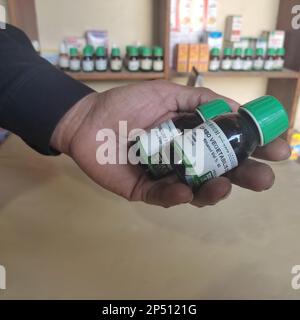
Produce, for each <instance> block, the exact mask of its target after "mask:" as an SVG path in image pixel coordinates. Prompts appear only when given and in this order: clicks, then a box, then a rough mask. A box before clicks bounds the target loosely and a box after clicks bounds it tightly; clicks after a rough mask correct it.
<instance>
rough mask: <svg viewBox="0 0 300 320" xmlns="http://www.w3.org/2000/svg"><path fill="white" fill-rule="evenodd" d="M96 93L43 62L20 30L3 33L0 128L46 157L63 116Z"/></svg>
mask: <svg viewBox="0 0 300 320" xmlns="http://www.w3.org/2000/svg"><path fill="white" fill-rule="evenodd" d="M91 92H93V91H92V89H90V88H88V87H87V86H85V85H83V84H82V83H80V82H78V81H75V80H73V79H72V78H70V77H69V76H67V75H66V74H64V73H63V72H62V71H60V70H58V69H57V68H55V67H54V66H52V65H51V64H50V63H48V62H47V61H46V60H44V59H43V58H41V57H40V56H39V55H38V54H37V53H36V52H35V51H34V49H33V47H32V45H31V42H30V40H29V39H28V38H27V36H26V35H25V34H24V33H23V32H22V31H21V30H19V29H17V28H15V27H13V26H10V25H7V26H6V29H4V30H2V29H0V126H1V127H3V128H5V129H7V130H9V131H11V132H13V133H15V134H17V135H18V136H20V137H21V138H22V139H23V140H24V141H25V142H26V143H27V144H28V145H30V146H31V147H32V148H34V149H35V150H37V151H38V152H40V153H42V154H47V155H50V154H52V155H53V154H57V153H56V151H55V150H53V149H51V147H50V145H49V143H50V139H51V135H52V133H53V131H54V129H55V127H56V125H57V123H58V122H59V120H60V119H61V118H62V117H63V115H64V114H65V113H66V112H67V111H68V110H69V109H70V108H71V107H72V106H73V105H74V104H75V103H76V102H77V101H79V100H80V99H82V98H83V97H84V96H86V95H88V94H89V93H91Z"/></svg>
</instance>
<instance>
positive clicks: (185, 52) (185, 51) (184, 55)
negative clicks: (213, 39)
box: [176, 43, 189, 72]
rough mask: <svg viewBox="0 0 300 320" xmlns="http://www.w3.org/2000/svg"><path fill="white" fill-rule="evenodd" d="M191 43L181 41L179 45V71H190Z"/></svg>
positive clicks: (177, 68)
mask: <svg viewBox="0 0 300 320" xmlns="http://www.w3.org/2000/svg"><path fill="white" fill-rule="evenodd" d="M188 58H189V45H188V44H187V43H180V44H178V45H177V67H176V70H177V72H187V71H188Z"/></svg>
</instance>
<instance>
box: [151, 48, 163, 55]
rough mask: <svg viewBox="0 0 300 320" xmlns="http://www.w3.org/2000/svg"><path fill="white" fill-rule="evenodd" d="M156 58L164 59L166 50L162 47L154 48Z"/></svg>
mask: <svg viewBox="0 0 300 320" xmlns="http://www.w3.org/2000/svg"><path fill="white" fill-rule="evenodd" d="M153 55H154V57H163V55H164V49H163V48H162V47H154V48H153Z"/></svg>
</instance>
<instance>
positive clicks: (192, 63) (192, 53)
mask: <svg viewBox="0 0 300 320" xmlns="http://www.w3.org/2000/svg"><path fill="white" fill-rule="evenodd" d="M199 49H200V47H199V43H192V44H190V45H189V63H188V72H191V71H192V70H193V67H198V62H199Z"/></svg>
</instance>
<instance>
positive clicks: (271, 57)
mask: <svg viewBox="0 0 300 320" xmlns="http://www.w3.org/2000/svg"><path fill="white" fill-rule="evenodd" d="M274 66H275V49H273V48H269V49H268V51H267V56H266V59H265V63H264V70H265V71H272V70H274Z"/></svg>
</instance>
